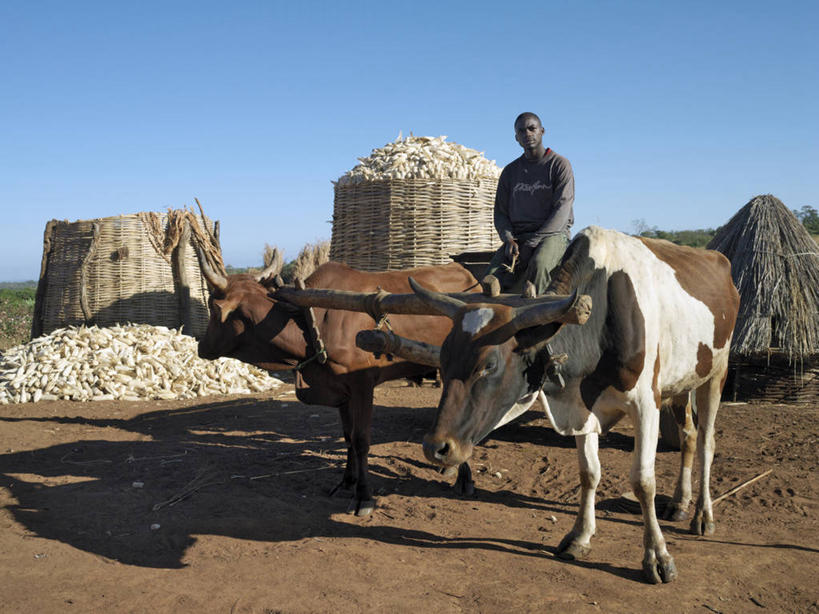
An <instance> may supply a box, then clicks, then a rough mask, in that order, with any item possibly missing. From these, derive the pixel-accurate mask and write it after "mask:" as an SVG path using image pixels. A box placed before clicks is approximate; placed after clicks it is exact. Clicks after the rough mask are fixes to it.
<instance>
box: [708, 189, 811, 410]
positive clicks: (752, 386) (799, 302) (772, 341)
mask: <svg viewBox="0 0 819 614" xmlns="http://www.w3.org/2000/svg"><path fill="white" fill-rule="evenodd" d="M708 248H709V249H715V250H718V251H720V252H722V253H723V254H725V255H726V256H727V257H728V258H729V260H731V269H732V276H733V279H734V284H735V285H736V287H737V290H738V291H739V294H740V307H739V316H738V319H737V325H736V328H735V330H734V338H733V342H732V348H731V365H732V366H731V372H730V374H729V381H728V382H727V384H726V394H727V396H728V397H729V398H733V399H734V400H760V401H779V402H782V401H808V400H816V399H817V398H819V248H818V247H817V244H816V243H815V242H814V241H813V239H812V238H811V236H810V235H809V234H808V232H807V231H806V230H805V228H804V226H802V224H801V223H800V222H799V220H798V219H797V218H796V216H795V215H794V214H793V213H792V212H791V211H790V210H789V209H788V208H787V207H786V206H785V205H784V204H783V203H782V201H780V200H779V199H778V198H776V197H775V196H772V195H770V194H765V195H761V196H756V197H754V198H753V199H751V201H750V202H749V203H748V204H746V205H745V206H744V207H743V208H742V209H740V210H739V211H738V212H737V213H736V215H734V216H733V217H732V218H731V219H730V220H729V221H728V223H727V224H725V226H723V227H722V228H720V229H719V230H718V231H717V234H716V235H715V236H714V238H713V239H712V240H711V242H710V243H709V244H708Z"/></svg>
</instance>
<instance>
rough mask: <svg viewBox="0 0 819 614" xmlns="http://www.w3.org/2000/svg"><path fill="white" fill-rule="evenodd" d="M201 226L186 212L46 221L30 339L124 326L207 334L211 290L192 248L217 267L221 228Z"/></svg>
mask: <svg viewBox="0 0 819 614" xmlns="http://www.w3.org/2000/svg"><path fill="white" fill-rule="evenodd" d="M203 221H204V223H205V227H206V230H205V231H203V230H202V228H201V226H200V225H199V223H198V221H197V218H196V217H195V216H193V214H191V213H190V212H188V211H184V210H175V211H170V210H169V211H168V212H166V213H153V212H143V213H137V214H130V215H119V216H116V217H107V218H99V219H94V220H80V221H76V222H68V221H58V220H52V221H50V222H48V224H46V229H45V236H44V240H43V262H42V268H41V274H40V282H39V284H38V287H37V298H36V302H35V307H34V321H33V324H32V337H37V336H39V335H42V334H48V333H50V332H51V331H53V330H55V329H57V328H62V327H64V326H72V325H73V326H79V325H92V324H95V325H98V326H111V325H114V324H125V323H128V322H130V323H135V324H152V325H154V326H167V327H168V328H178V327H180V326H182V327H183V332H184V333H185V334H188V335H193V336H201V335H202V334H204V332H205V328H206V327H207V321H208V308H207V298H208V289H207V285H206V282H205V280H204V278H203V277H202V274H201V271H200V268H199V262H198V259H197V255H196V250H195V245H196V244H199V245H201V246H202V247H203V249H205V250H206V252H209V253H210V254H211V256H210V257H211V258H212V257H214V256H213V253H214V252H216V256H217V258H216V260H217V261H218V262H220V263H221V254H219V253H218V223H217V224H211V223H210V222H209V221H208V220H207V219H206V218H203ZM194 241H196V242H197V243H196V244H195V243H194Z"/></svg>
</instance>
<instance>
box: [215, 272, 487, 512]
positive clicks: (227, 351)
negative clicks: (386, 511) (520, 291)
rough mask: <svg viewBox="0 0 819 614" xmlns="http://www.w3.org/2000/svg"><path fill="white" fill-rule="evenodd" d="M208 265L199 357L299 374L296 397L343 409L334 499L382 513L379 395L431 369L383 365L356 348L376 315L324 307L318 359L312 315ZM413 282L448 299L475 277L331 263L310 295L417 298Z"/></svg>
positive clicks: (462, 480)
mask: <svg viewBox="0 0 819 614" xmlns="http://www.w3.org/2000/svg"><path fill="white" fill-rule="evenodd" d="M200 261H201V262H202V271H203V273H204V275H205V277H206V279H207V280H208V283H209V285H210V286H211V296H210V299H209V301H208V305H209V307H210V314H211V315H210V321H209V323H208V328H207V332H206V334H205V336H204V338H203V339H202V340H201V341H200V342H199V356H201V357H202V358H207V359H215V358H218V357H220V356H229V357H232V358H237V359H239V360H242V361H244V362H247V363H250V364H253V365H256V366H258V367H261V368H262V369H267V370H269V371H280V370H285V369H294V368H296V367H297V366H298V365H300V364H302V363H304V362H305V361H309V362H307V363H306V364H304V365H303V366H302V367H301V368H299V369H298V372H297V387H296V395H297V397H298V399H299V400H300V401H302V402H303V403H308V404H313V405H329V406H331V407H337V408H338V410H339V413H340V415H341V423H342V426H343V430H344V439H345V441H346V442H347V464H346V467H345V469H344V476H343V478H342V480H341V482H340V483H339V484H338V486H336V487H335V488H334V489H333V490H332V491H331V494H333V493H335V492H336V491H340V490H341V491H349V490H352V489H353V488H354V489H355V492H354V497H355V512H356V514H357V515H366V514H369V513H370V512H371V511H372V509H373V506H374V501H373V498H372V494H371V492H370V487H369V484H368V470H367V453H368V451H369V448H370V425H371V422H372V410H373V388H374V387H375V386H376V385H378V384H380V383H382V382H385V381H388V380H393V379H399V378H404V377H412V376H417V375H421V374H423V373H425V372H428V371H429V370H430V367H429V366H424V365H419V364H414V363H411V362H407V361H404V360H400V359H393V358H392V357H387V356H383V355H382V356H381V357H380V358H376V357H374V356H373V354H371V353H370V352H365V351H363V350H360V349H359V348H358V347H356V344H355V338H356V333H358V332H359V331H360V330H362V329H372V328H374V326H375V321H374V320H373V318H372V317H371V316H370V315H367V314H365V313H356V312H352V311H340V310H336V309H322V308H316V309H315V310H314V313H315V320H316V323H317V325H318V331H319V336H320V338H321V339H322V340H323V342H324V344H325V348H326V351H327V360H326V362H325V363H324V364H321V363H320V362H319V361H318V360H315V359H314V360H310V359H312V358H315V353H316V349H315V347H314V344H313V343H309V342H308V341H307V339H308V338H309V337H308V332H307V331H306V323H305V318H304V315H303V314H304V311H303V310H302V309H301V308H298V307H295V306H293V305H292V304H288V303H284V302H282V301H277V300H276V299H275V298H273V297H272V296H271V292H270V291H271V289H275V288H272V286H273V285H274V284H273V283H272V281H271V280H268V279H257V278H254V277H252V276H250V275H231V276H229V277H227V278H225V277H223V276H221V275H219V274H218V273H216V272H214V271H213V270H212V269H210V267H208V266H207V264H205V260H204V259H203V258H200ZM408 275H412V276H413V277H414V278H415V279H417V280H419V281H420V282H421V283H423V284H424V285H425V286H426V287H431V288H434V289H435V290H439V291H442V292H464V291H471V290H472V289H474V287H475V285H476V283H477V282H476V281H475V278H474V277H473V276H472V275H471V274H470V273H469V272H468V271H467V270H466V269H464V268H463V267H462V266H460V265H458V264H455V263H453V264H448V265H444V266H437V267H424V268H417V269H412V270H409V271H392V272H385V273H364V272H361V271H356V270H354V269H351V268H350V267H348V266H345V265H343V264H338V263H334V262H329V263H327V264H325V265H323V266H321V267H319V268H318V269H317V270H316V271H315V273H313V274H312V275H311V276H310V277H309V278H307V280H306V282H305V283H306V286H307V287H308V288H331V289H335V290H346V291H356V292H359V293H375V292H376V291H377V290H379V289H383V290H385V291H387V292H393V293H410V292H411V289H410V286H409V284H408V282H407V277H408ZM389 324H390V326H391V327H392V329H393V330H394V331H395V332H396V333H397V334H399V335H402V336H405V337H411V338H413V339H417V340H420V341H423V342H427V343H430V344H434V345H440V344H441V342H442V341H443V339H444V337H446V334H447V333H448V332H449V329H450V328H451V325H452V323H451V321H450V320H449V319H448V318H446V317H440V316H434V315H433V316H430V315H426V316H424V315H421V316H418V315H391V316H390V317H389ZM469 483H470V476H469V469H468V466H466V465H465V464H464V465H463V467H461V468H460V471H459V479H458V486H459V488H460V489H461V490H467V491H468V490H469Z"/></svg>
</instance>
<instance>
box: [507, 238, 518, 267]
mask: <svg viewBox="0 0 819 614" xmlns="http://www.w3.org/2000/svg"><path fill="white" fill-rule="evenodd" d="M503 255H504V257H505V258H506V260H507V261H508V262H512V260H516V259H517V257H518V256H520V249H519V248H518V242H517V241H515V240H514V239H510V240H509V241H507V242H506V251H504V254H503Z"/></svg>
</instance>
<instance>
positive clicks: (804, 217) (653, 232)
mask: <svg viewBox="0 0 819 614" xmlns="http://www.w3.org/2000/svg"><path fill="white" fill-rule="evenodd" d="M793 214H794V215H795V216H796V218H797V219H798V220H799V221H800V222H802V225H803V226H804V227H805V230H807V231H808V233H809V234H811V235H814V236H816V235H819V211H817V210H816V209H815V208H813V207H811V206H810V205H805V206H804V207H802V208H801V209H793ZM633 225H634V228H635V230H636V234H637V235H638V236H641V237H646V238H649V239H665V240H666V241H671V242H672V243H676V244H677V245H687V246H689V247H705V246H706V245H708V243H709V242H710V241H711V239H713V238H714V235H715V234H716V233H717V230H719V228H699V229H696V230H661V229H659V228H658V227H657V226H650V227H649V226H648V225H647V224H646V222H645V220H635V221H634V222H633Z"/></svg>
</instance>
